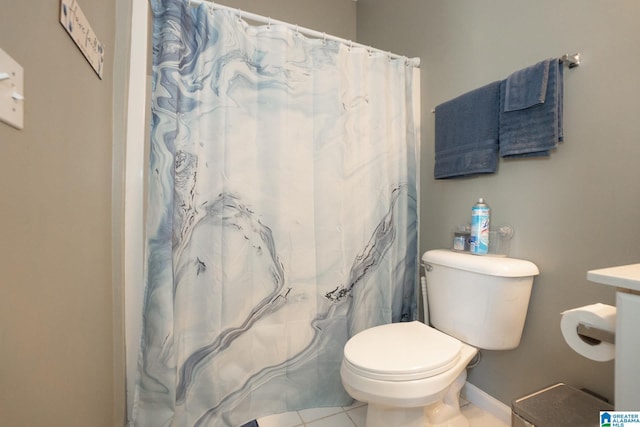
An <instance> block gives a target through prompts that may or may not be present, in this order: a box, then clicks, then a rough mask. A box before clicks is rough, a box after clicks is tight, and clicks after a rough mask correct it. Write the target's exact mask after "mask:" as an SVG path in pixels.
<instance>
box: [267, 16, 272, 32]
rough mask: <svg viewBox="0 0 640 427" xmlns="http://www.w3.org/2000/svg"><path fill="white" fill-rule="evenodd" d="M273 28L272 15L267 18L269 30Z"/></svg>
mask: <svg viewBox="0 0 640 427" xmlns="http://www.w3.org/2000/svg"><path fill="white" fill-rule="evenodd" d="M270 29H271V17H269V18H267V30H270Z"/></svg>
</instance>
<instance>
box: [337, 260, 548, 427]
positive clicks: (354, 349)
mask: <svg viewBox="0 0 640 427" xmlns="http://www.w3.org/2000/svg"><path fill="white" fill-rule="evenodd" d="M422 260H423V262H424V264H425V270H426V280H427V295H428V301H429V318H430V321H431V324H432V325H433V327H429V326H427V325H425V324H423V323H420V322H404V323H392V324H388V325H381V326H376V327H373V328H370V329H366V330H364V331H362V332H360V333H358V334H356V335H355V336H353V337H352V338H351V339H350V340H349V341H348V342H347V344H346V345H345V347H344V358H343V361H342V366H341V368H340V375H341V377H342V383H343V385H344V387H345V389H346V390H347V392H348V393H349V395H351V397H353V398H354V399H357V400H359V401H362V402H367V403H368V408H367V424H366V425H367V427H383V426H384V427H389V426H394V427H431V426H433V427H435V426H438V427H445V426H446V427H468V426H469V422H468V421H467V419H466V418H465V417H464V416H463V415H462V414H461V413H460V405H459V401H458V398H459V394H460V389H461V388H462V386H463V385H464V383H465V381H466V377H467V373H466V367H467V365H468V364H469V362H470V361H471V359H473V357H474V356H475V355H476V353H477V351H478V350H477V348H482V349H488V350H509V349H513V348H516V347H517V346H518V345H519V344H520V337H521V336H522V330H523V327H524V321H525V317H526V314H527V307H528V305H529V296H530V295H531V286H532V285H533V276H535V275H537V274H539V271H538V268H537V267H536V266H535V264H533V263H531V262H529V261H524V260H519V259H513V258H499V257H491V256H477V255H470V254H468V253H460V252H453V251H449V250H432V251H428V252H426V253H425V254H424V256H423V257H422Z"/></svg>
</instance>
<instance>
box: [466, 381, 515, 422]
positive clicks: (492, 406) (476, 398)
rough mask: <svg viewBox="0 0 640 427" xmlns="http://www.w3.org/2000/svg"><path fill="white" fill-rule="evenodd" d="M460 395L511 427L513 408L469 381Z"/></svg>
mask: <svg viewBox="0 0 640 427" xmlns="http://www.w3.org/2000/svg"><path fill="white" fill-rule="evenodd" d="M460 395H461V396H462V398H463V399H465V400H467V401H469V402H471V403H473V404H474V405H476V406H477V407H478V408H481V409H483V410H485V411H487V412H489V413H490V414H491V415H493V416H494V417H496V418H498V419H499V420H500V421H502V422H504V423H505V424H507V425H511V408H510V407H509V406H507V405H505V404H504V403H502V402H500V401H499V400H498V399H496V398H495V397H493V396H491V395H489V394H488V393H486V392H484V391H483V390H480V389H479V388H478V387H476V386H474V385H473V384H471V383H469V382H468V381H467V382H466V383H465V384H464V386H463V387H462V391H461V393H460Z"/></svg>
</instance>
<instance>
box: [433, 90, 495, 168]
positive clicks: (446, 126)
mask: <svg viewBox="0 0 640 427" xmlns="http://www.w3.org/2000/svg"><path fill="white" fill-rule="evenodd" d="M499 95H500V82H499V81H498V82H493V83H490V84H488V85H486V86H483V87H481V88H479V89H475V90H473V91H471V92H468V93H466V94H464V95H460V96H459V97H457V98H455V99H452V100H450V101H447V102H444V103H442V104H440V105H438V106H437V107H436V118H435V121H436V123H435V134H436V136H435V152H436V153H435V167H434V171H433V175H434V177H435V178H436V179H441V178H453V177H459V176H468V175H474V174H481V173H493V172H495V171H496V168H497V166H498V128H499V127H498V106H499Z"/></svg>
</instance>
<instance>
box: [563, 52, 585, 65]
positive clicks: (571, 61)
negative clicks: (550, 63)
mask: <svg viewBox="0 0 640 427" xmlns="http://www.w3.org/2000/svg"><path fill="white" fill-rule="evenodd" d="M560 62H562V63H563V64H567V65H568V66H569V68H575V67H577V66H578V65H580V54H579V53H574V54H573V55H569V54H567V53H565V54H564V55H562V56H561V57H560Z"/></svg>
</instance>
